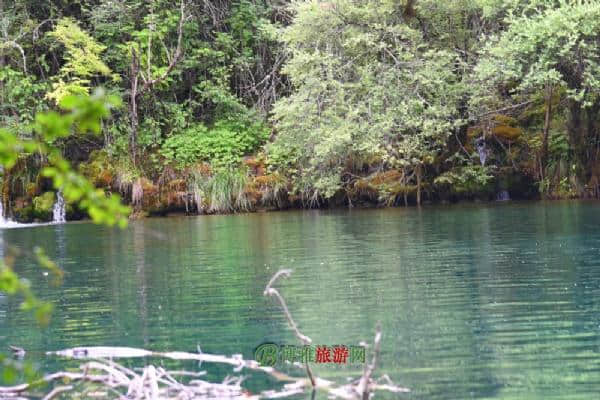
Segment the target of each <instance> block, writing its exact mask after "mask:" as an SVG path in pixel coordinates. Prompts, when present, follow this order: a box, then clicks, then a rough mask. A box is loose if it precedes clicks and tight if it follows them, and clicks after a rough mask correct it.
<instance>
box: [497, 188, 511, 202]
mask: <svg viewBox="0 0 600 400" xmlns="http://www.w3.org/2000/svg"><path fill="white" fill-rule="evenodd" d="M509 200H510V195H509V194H508V190H501V191H499V192H498V193H497V194H496V201H509Z"/></svg>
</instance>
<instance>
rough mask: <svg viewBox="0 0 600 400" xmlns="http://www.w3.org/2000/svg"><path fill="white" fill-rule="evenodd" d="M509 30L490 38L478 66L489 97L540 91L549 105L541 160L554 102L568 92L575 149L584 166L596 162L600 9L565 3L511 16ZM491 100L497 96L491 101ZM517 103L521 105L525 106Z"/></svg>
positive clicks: (582, 3) (584, 3) (583, 3)
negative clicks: (561, 92)
mask: <svg viewBox="0 0 600 400" xmlns="http://www.w3.org/2000/svg"><path fill="white" fill-rule="evenodd" d="M508 24H509V27H508V29H507V30H506V31H505V32H503V33H502V34H501V35H498V36H493V37H490V38H489V39H490V44H489V45H488V46H487V47H486V49H485V51H484V57H483V58H482V60H481V61H480V62H479V65H478V66H477V69H476V71H477V74H478V77H479V80H478V81H479V83H480V84H481V86H480V87H481V88H483V90H486V91H488V92H489V93H490V94H493V93H494V92H495V93H498V91H496V90H494V87H495V88H500V89H501V90H505V91H507V92H508V95H509V96H510V97H512V98H518V96H524V95H525V96H532V95H534V94H536V93H537V92H540V91H542V92H543V97H544V101H545V110H546V111H545V122H544V128H543V145H542V155H541V157H542V160H544V162H545V160H546V159H547V153H548V136H549V123H550V119H551V118H552V96H553V94H554V93H555V92H556V91H557V90H558V89H561V88H562V89H564V90H565V91H566V100H567V104H568V110H569V123H568V133H569V138H570V144H571V147H572V148H573V149H574V150H575V153H576V155H577V157H578V159H579V162H580V163H581V165H582V166H584V167H587V168H588V170H589V167H590V165H591V164H593V163H595V162H596V161H597V158H598V156H597V153H598V151H597V148H598V145H599V144H600V141H599V140H600V137H599V133H598V130H597V128H596V122H597V121H596V114H597V112H598V111H599V110H600V97H599V96H598V94H597V93H598V89H599V88H600V80H599V79H598V76H599V73H600V4H599V3H597V2H592V1H577V2H566V1H561V2H560V5H559V6H558V7H555V8H545V9H541V10H536V11H534V12H530V13H524V14H523V15H510V16H509V17H508ZM492 97H493V96H492ZM521 100H522V98H521V99H519V101H521Z"/></svg>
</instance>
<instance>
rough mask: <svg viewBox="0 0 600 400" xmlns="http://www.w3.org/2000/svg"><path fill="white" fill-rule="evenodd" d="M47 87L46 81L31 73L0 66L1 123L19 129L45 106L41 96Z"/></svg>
mask: <svg viewBox="0 0 600 400" xmlns="http://www.w3.org/2000/svg"><path fill="white" fill-rule="evenodd" d="M47 87H48V85H47V83H44V82H40V81H38V80H37V79H36V78H35V76H33V75H26V74H24V73H22V72H19V71H15V70H13V69H11V68H9V67H0V98H1V99H2V105H1V106H0V107H1V108H0V110H1V111H0V121H1V122H2V124H3V125H5V126H7V127H9V128H10V129H12V130H19V129H22V127H23V125H25V124H28V123H30V122H31V121H32V118H33V116H34V115H35V114H36V112H39V111H42V110H43V109H44V108H45V105H44V103H43V101H42V98H43V93H44V92H45V91H46V90H47Z"/></svg>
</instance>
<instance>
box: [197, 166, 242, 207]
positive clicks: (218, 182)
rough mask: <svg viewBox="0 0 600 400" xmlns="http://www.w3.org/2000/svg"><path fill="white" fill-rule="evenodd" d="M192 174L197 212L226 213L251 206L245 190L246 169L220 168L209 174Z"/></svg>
mask: <svg viewBox="0 0 600 400" xmlns="http://www.w3.org/2000/svg"><path fill="white" fill-rule="evenodd" d="M193 176H194V179H193V187H192V189H193V192H194V198H195V201H196V205H197V207H198V211H199V212H201V211H205V212H210V213H213V212H217V213H226V212H235V211H249V210H250V209H251V208H252V202H251V201H250V199H249V197H248V195H247V194H246V192H245V188H246V185H247V183H248V171H247V170H246V169H240V168H236V169H233V168H232V169H222V170H217V171H215V172H213V173H212V174H211V175H205V174H202V173H200V172H194V174H193Z"/></svg>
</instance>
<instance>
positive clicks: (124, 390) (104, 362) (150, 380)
mask: <svg viewBox="0 0 600 400" xmlns="http://www.w3.org/2000/svg"><path fill="white" fill-rule="evenodd" d="M290 273H291V271H290V270H282V271H279V272H278V273H277V274H275V275H274V276H273V278H271V280H270V281H269V283H268V284H267V287H266V288H265V292H264V294H265V296H266V295H270V296H274V297H276V298H277V299H278V300H279V302H280V304H281V306H282V309H283V311H284V313H285V314H286V318H287V319H288V322H289V323H290V326H291V327H292V330H294V333H295V334H296V336H297V337H298V338H299V339H300V341H301V342H302V343H303V344H305V345H308V344H310V343H312V340H311V339H310V338H309V337H308V336H306V335H303V334H302V333H301V332H300V330H299V329H298V327H297V325H296V323H295V322H294V319H293V318H292V315H291V313H290V312H289V310H288V308H287V305H286V303H285V301H284V299H283V297H282V296H281V294H280V293H279V292H278V291H277V289H275V288H273V287H272V285H273V284H274V283H275V281H276V280H277V279H278V278H279V277H280V276H289V275H290ZM380 342H381V328H380V326H379V325H378V326H377V331H376V334H375V340H374V343H373V348H374V354H373V358H372V361H371V363H370V364H368V365H365V369H364V372H363V374H362V376H361V377H360V378H359V379H357V380H355V381H352V382H350V383H347V384H342V385H340V384H337V383H335V382H333V381H330V380H326V379H321V378H318V377H315V376H314V375H313V374H312V371H311V370H310V368H309V366H308V363H306V364H305V367H306V370H307V374H308V379H306V378H299V377H293V376H290V375H288V374H285V373H283V372H280V371H277V370H276V369H274V368H273V367H267V366H261V365H260V364H259V363H258V362H257V361H255V360H244V359H243V358H242V356H241V355H240V354H234V355H232V356H230V357H227V356H223V355H217V354H206V353H202V352H199V353H188V352H180V351H174V352H165V353H163V352H153V351H149V350H145V349H138V348H133V347H105V346H97V347H75V348H71V349H65V350H59V351H54V352H47V353H46V354H47V355H56V356H61V357H67V358H73V359H86V360H87V361H86V362H85V363H83V364H82V365H81V366H80V370H81V371H82V372H57V373H54V374H49V375H46V376H44V377H43V378H42V379H40V380H38V381H36V382H32V383H26V384H21V385H15V386H10V387H0V399H7V398H10V399H11V400H15V399H19V400H22V399H25V398H27V397H26V396H32V397H35V398H42V397H43V400H52V399H56V398H60V397H65V398H73V397H80V398H102V399H127V400H167V399H178V400H206V399H245V400H247V399H256V400H258V399H278V398H286V397H290V396H295V395H299V394H302V393H304V392H305V391H306V390H307V389H309V388H311V387H312V390H313V397H314V394H315V390H322V391H324V392H326V393H327V394H328V395H329V398H341V399H347V400H357V399H361V398H362V399H363V400H366V399H369V398H370V396H371V394H373V393H374V392H376V391H378V390H384V391H388V392H392V393H405V392H409V389H406V388H403V387H400V386H397V385H395V384H394V383H393V382H392V381H391V380H390V378H389V377H388V376H387V375H385V376H383V377H382V378H380V379H378V380H374V379H373V378H372V374H373V371H374V370H375V367H376V364H377V360H378V356H379V351H380ZM138 357H157V358H168V359H172V360H179V361H185V360H193V361H199V362H208V363H219V364H227V365H231V366H232V367H233V371H234V372H236V373H239V372H241V371H242V370H243V369H244V368H245V369H247V370H250V371H256V372H262V373H265V374H267V375H269V376H270V377H272V378H274V379H275V380H276V381H278V382H283V385H282V388H281V389H279V390H266V391H262V392H260V393H257V394H252V393H250V392H248V391H247V390H245V389H244V388H243V387H242V383H243V381H244V379H245V377H244V376H227V377H225V379H224V380H223V381H222V382H219V383H215V382H208V381H205V380H202V379H200V378H201V377H202V376H203V375H205V372H204V371H199V372H191V371H179V370H176V371H168V370H165V369H164V368H162V367H155V366H153V365H149V366H146V367H144V368H142V369H140V370H139V371H138V370H137V369H136V370H135V371H134V370H131V369H129V368H126V367H124V366H122V365H120V364H118V363H117V362H115V361H113V359H118V358H138ZM293 365H296V366H300V365H301V364H298V363H294V364H293ZM176 376H177V377H179V380H177V379H175V377H176ZM44 383H45V384H48V386H49V388H51V389H50V391H49V392H48V393H47V394H46V395H45V396H44V395H40V394H39V390H40V384H44ZM36 391H38V392H36Z"/></svg>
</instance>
